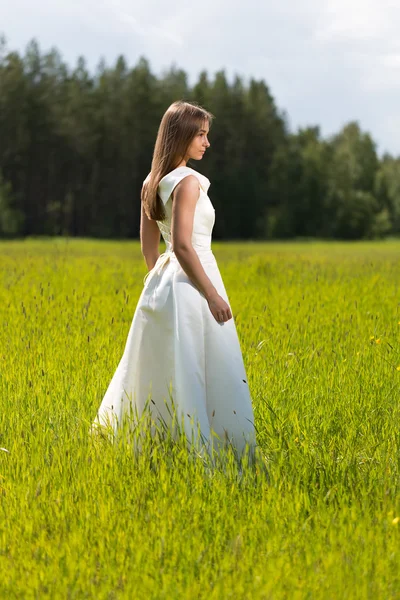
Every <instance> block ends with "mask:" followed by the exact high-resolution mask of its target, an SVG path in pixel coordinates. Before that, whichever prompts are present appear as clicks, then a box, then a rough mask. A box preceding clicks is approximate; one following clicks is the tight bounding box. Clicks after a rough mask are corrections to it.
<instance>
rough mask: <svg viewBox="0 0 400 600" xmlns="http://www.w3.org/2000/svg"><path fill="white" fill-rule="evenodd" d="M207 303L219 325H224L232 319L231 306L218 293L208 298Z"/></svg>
mask: <svg viewBox="0 0 400 600" xmlns="http://www.w3.org/2000/svg"><path fill="white" fill-rule="evenodd" d="M207 302H208V306H209V307H210V310H211V313H212V315H213V317H214V318H215V320H216V321H217V322H218V323H224V322H225V321H229V319H232V312H231V309H230V307H229V304H227V303H226V302H225V300H224V299H223V298H222V296H220V295H219V294H218V293H216V294H214V295H213V296H212V297H211V298H207Z"/></svg>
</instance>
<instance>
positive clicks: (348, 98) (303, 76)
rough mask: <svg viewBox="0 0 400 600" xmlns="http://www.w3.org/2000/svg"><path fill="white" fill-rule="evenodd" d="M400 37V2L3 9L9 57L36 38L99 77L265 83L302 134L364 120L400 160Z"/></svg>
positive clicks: (110, 1)
mask: <svg viewBox="0 0 400 600" xmlns="http://www.w3.org/2000/svg"><path fill="white" fill-rule="evenodd" d="M399 26H400V1H399V0H281V1H280V2H276V1H274V2H272V0H269V1H267V2H260V1H259V0H247V1H245V2H243V1H242V0H241V1H238V0H203V1H202V2H196V3H194V2H191V1H190V0H185V1H183V0H179V1H175V2H174V1H172V2H171V0H170V1H169V2H167V1H164V2H162V1H161V0H157V1H156V0H130V1H128V0H62V1H61V0H35V1H34V2H32V0H0V32H2V33H4V34H5V36H6V38H7V45H8V48H9V49H10V50H20V51H24V49H25V47H26V44H27V43H28V41H29V40H31V39H32V38H36V40H37V41H38V42H39V45H40V48H41V50H42V51H47V50H49V49H50V48H51V47H52V46H55V47H56V48H57V49H58V50H59V51H60V52H61V54H62V56H63V59H64V60H65V61H66V62H67V63H68V64H69V65H70V66H73V65H74V64H75V61H76V58H77V57H78V55H80V54H82V55H83V56H85V58H86V59H87V61H88V66H89V67H90V69H91V70H93V69H94V67H95V66H96V65H97V63H98V61H99V59H100V57H104V58H105V60H106V62H107V63H108V64H112V63H113V62H114V60H115V58H116V57H117V56H118V55H119V54H123V55H124V56H125V58H126V59H127V61H128V64H129V65H130V66H134V65H135V64H136V62H137V60H138V59H139V57H140V56H145V57H146V58H147V59H148V60H149V62H150V66H151V69H152V72H153V73H154V74H156V75H160V74H161V73H162V71H163V70H164V69H168V68H169V67H170V66H171V65H173V64H175V66H176V67H178V68H182V69H183V70H184V71H186V72H187V74H188V77H189V83H190V85H192V84H193V83H195V82H196V80H197V77H198V75H199V73H200V71H201V70H203V69H206V70H207V71H208V73H209V75H210V77H211V78H213V75H214V74H215V72H216V71H218V70H220V69H225V71H226V74H227V77H228V79H229V81H230V82H231V81H232V80H233V76H234V75H235V74H238V75H241V76H242V77H243V79H244V82H245V83H247V82H248V80H249V78H250V77H254V78H256V79H263V80H264V81H265V82H266V83H267V85H268V86H269V88H270V91H271V93H272V95H273V96H274V98H275V100H276V103H277V105H278V107H279V108H280V109H284V110H285V111H286V112H287V114H288V116H289V123H290V126H291V129H292V131H295V130H296V129H297V128H298V127H301V126H306V125H320V126H321V131H322V134H323V135H324V136H329V135H331V134H332V133H335V132H337V131H338V130H339V129H340V128H341V127H342V126H343V125H344V124H345V123H346V122H348V121H350V120H358V121H359V122H360V125H361V127H362V128H363V130H367V131H370V132H371V134H372V136H373V138H374V140H375V141H376V143H377V150H378V152H379V154H382V153H383V152H384V151H389V152H391V153H392V154H395V155H400V34H399ZM206 108H207V107H206ZM216 116H218V115H216Z"/></svg>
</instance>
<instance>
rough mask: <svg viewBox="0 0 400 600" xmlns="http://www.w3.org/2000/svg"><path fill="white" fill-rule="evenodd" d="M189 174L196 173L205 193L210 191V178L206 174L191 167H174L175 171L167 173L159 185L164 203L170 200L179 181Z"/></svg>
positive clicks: (159, 192) (159, 191)
mask: <svg viewBox="0 0 400 600" xmlns="http://www.w3.org/2000/svg"><path fill="white" fill-rule="evenodd" d="M188 175H195V176H196V177H197V179H198V180H199V183H200V187H201V188H202V189H203V190H204V192H205V193H207V192H208V188H209V187H210V180H209V179H208V178H207V177H206V176H205V175H202V174H201V173H199V172H198V171H195V169H192V168H190V167H178V168H177V169H174V171H171V172H170V173H167V175H165V176H164V177H163V178H162V179H161V181H160V183H159V185H158V194H159V196H160V198H161V200H162V201H163V203H164V204H166V203H167V202H168V200H169V199H170V197H171V194H172V192H173V191H174V189H175V187H176V186H177V185H178V183H179V182H180V181H182V179H184V178H185V177H187V176H188Z"/></svg>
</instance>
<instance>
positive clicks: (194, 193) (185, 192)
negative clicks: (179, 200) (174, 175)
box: [173, 174, 200, 200]
mask: <svg viewBox="0 0 400 600" xmlns="http://www.w3.org/2000/svg"><path fill="white" fill-rule="evenodd" d="M199 188H200V183H199V180H198V178H197V177H196V175H192V174H190V175H186V176H185V177H183V179H181V180H180V181H179V183H177V185H176V186H175V189H174V191H173V197H174V198H176V197H178V196H179V197H181V196H185V197H186V196H191V197H193V198H195V199H196V200H197V197H198V195H199V194H198V192H199Z"/></svg>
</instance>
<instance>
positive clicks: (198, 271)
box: [171, 175, 218, 300]
mask: <svg viewBox="0 0 400 600" xmlns="http://www.w3.org/2000/svg"><path fill="white" fill-rule="evenodd" d="M198 198H199V180H198V179H197V177H196V176H195V175H189V176H188V177H185V178H184V179H182V181H180V182H179V183H178V185H177V186H176V188H175V190H174V193H173V202H172V223H171V234H172V247H173V250H174V252H175V255H176V257H177V259H178V261H179V263H180V265H181V266H182V269H183V270H184V271H185V273H186V275H187V276H188V277H189V279H190V280H191V281H192V282H193V284H194V285H195V286H196V287H197V289H198V290H200V292H202V294H203V295H204V296H205V297H206V298H207V300H211V299H212V298H214V297H216V296H218V292H217V290H216V289H215V287H214V285H213V284H212V282H211V280H210V278H209V277H208V276H207V275H206V272H205V271H204V268H203V265H202V264H201V261H200V259H199V257H198V255H197V252H196V251H195V250H194V248H193V246H192V232H193V219H194V212H195V209H196V204H197V200H198Z"/></svg>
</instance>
